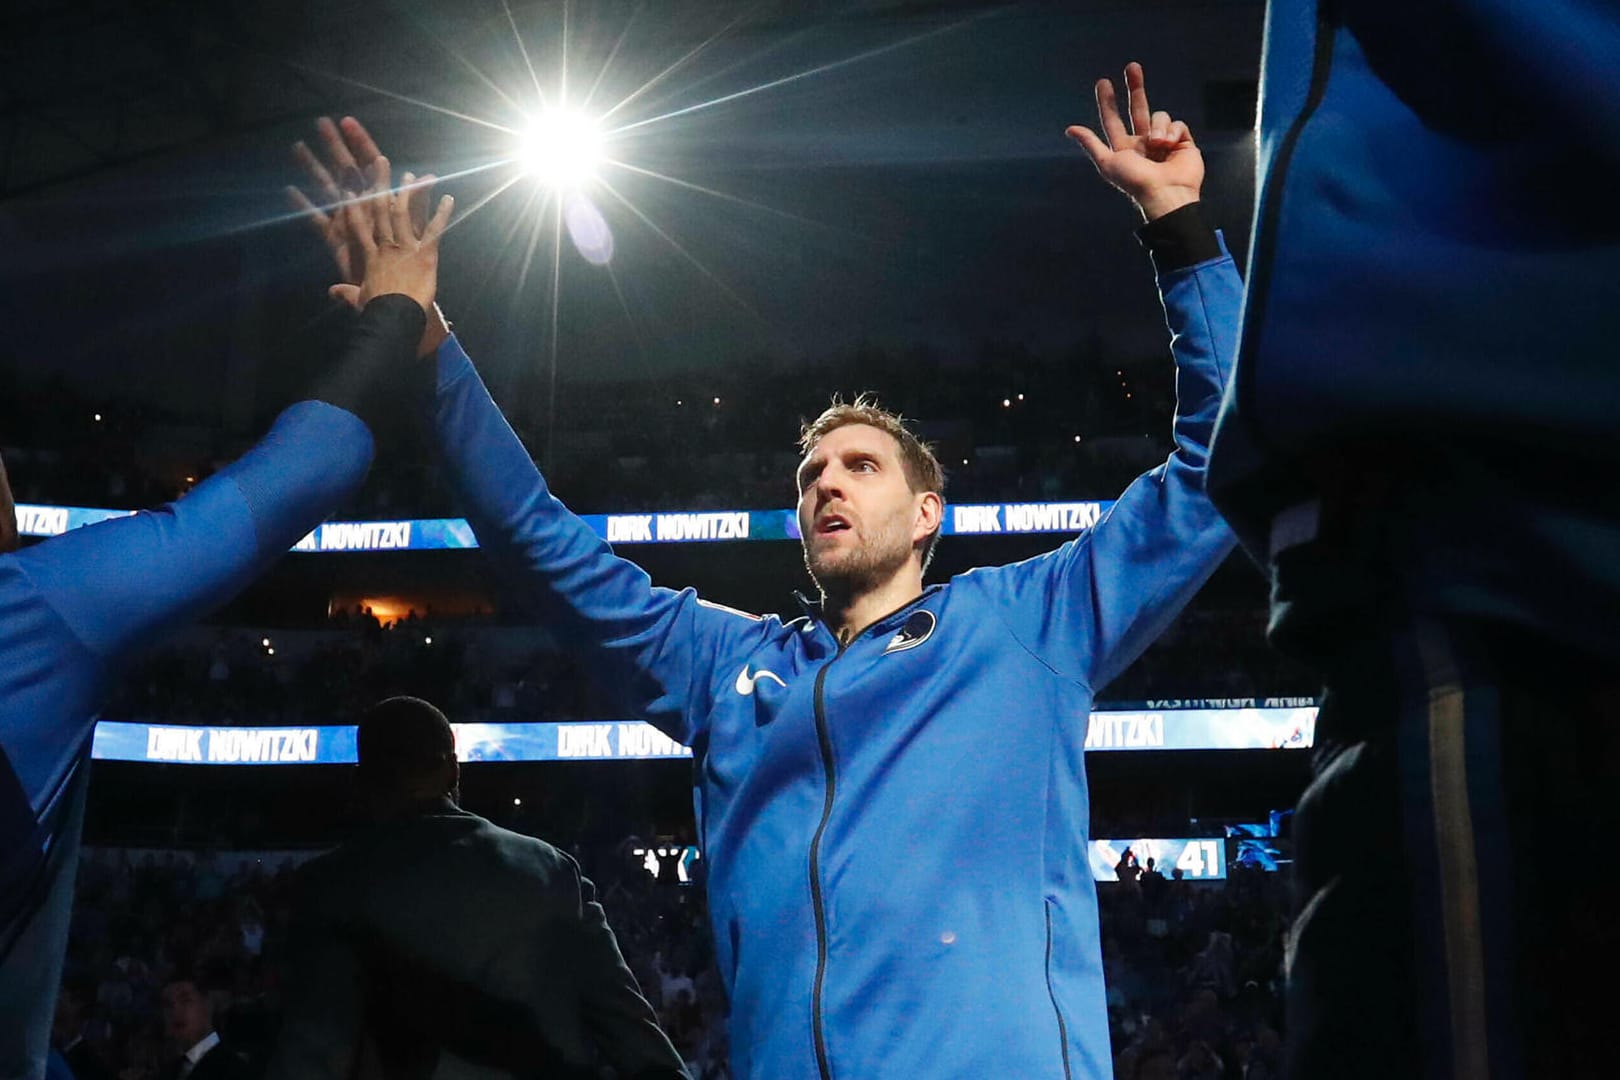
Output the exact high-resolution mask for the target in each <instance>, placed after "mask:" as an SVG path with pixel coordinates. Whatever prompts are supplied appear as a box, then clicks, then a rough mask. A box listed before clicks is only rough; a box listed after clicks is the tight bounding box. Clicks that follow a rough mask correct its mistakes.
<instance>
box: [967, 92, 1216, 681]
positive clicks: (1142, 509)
mask: <svg viewBox="0 0 1620 1080" xmlns="http://www.w3.org/2000/svg"><path fill="white" fill-rule="evenodd" d="M1125 85H1126V90H1127V99H1128V100H1127V117H1128V120H1129V126H1127V122H1126V118H1122V117H1121V116H1120V112H1119V106H1118V102H1117V98H1116V95H1115V91H1114V85H1113V83H1112V82H1111V81H1109V80H1108V79H1100V80H1098V82H1097V84H1096V93H1097V112H1098V118H1099V120H1100V123H1099V128H1100V129H1101V132H1102V134H1101V135H1099V134H1098V133H1097V132H1096V131H1094V130H1092V129H1091V128H1088V127H1083V126H1080V125H1074V126H1072V127H1070V128H1068V130H1067V134H1068V135H1069V137H1070V138H1072V139H1074V140H1075V141H1076V142H1077V143H1079V144H1080V146H1081V147H1082V148H1083V149H1084V150H1085V151H1086V154H1087V155H1088V156H1089V157H1090V158H1091V160H1092V163H1093V164H1094V165H1096V167H1097V172H1098V173H1099V174H1100V175H1101V176H1102V177H1103V179H1105V180H1107V181H1108V182H1109V183H1110V184H1112V185H1113V186H1114V187H1116V188H1118V189H1119V190H1120V191H1121V192H1123V193H1124V194H1125V195H1126V196H1128V197H1129V198H1130V200H1131V202H1132V203H1134V204H1135V206H1136V207H1137V209H1138V210H1140V211H1141V213H1142V217H1143V219H1144V220H1145V222H1146V224H1144V225H1143V226H1142V228H1141V229H1140V230H1139V231H1138V236H1139V237H1140V238H1141V240H1142V242H1143V243H1144V244H1145V245H1146V246H1147V248H1148V250H1149V251H1150V252H1151V253H1152V255H1153V261H1154V264H1155V267H1156V269H1157V272H1158V278H1159V291H1160V294H1161V296H1162V297H1163V300H1164V308H1165V315H1166V319H1167V321H1168V323H1169V327H1170V333H1171V341H1170V348H1171V352H1172V354H1173V355H1174V357H1175V361H1176V416H1175V421H1174V439H1175V450H1174V451H1173V452H1172V453H1171V455H1170V458H1169V460H1168V461H1166V462H1165V463H1164V464H1162V465H1160V466H1158V467H1157V468H1155V469H1152V470H1151V471H1149V472H1148V473H1146V474H1145V475H1143V476H1142V477H1140V478H1139V479H1138V480H1137V481H1136V482H1135V483H1133V484H1132V485H1131V486H1130V487H1129V488H1128V489H1127V490H1126V491H1125V492H1124V494H1122V495H1121V496H1120V498H1119V500H1118V501H1117V502H1116V503H1115V504H1114V506H1113V507H1112V509H1111V510H1110V511H1109V513H1108V514H1107V515H1106V516H1105V517H1103V518H1102V520H1101V521H1099V522H1098V523H1097V525H1096V526H1094V527H1093V528H1092V529H1090V530H1089V531H1087V532H1086V533H1084V534H1083V535H1081V536H1080V537H1079V538H1078V539H1076V540H1073V541H1071V542H1069V543H1067V544H1065V545H1063V546H1062V547H1061V548H1059V549H1058V550H1057V551H1054V552H1052V553H1051V554H1049V555H1046V556H1043V557H1041V558H1038V559H1032V560H1029V561H1028V562H1024V563H1018V564H1016V565H1013V566H1008V567H1000V568H997V569H994V570H991V571H987V572H985V573H984V574H982V575H976V576H977V577H979V578H980V580H982V581H984V582H985V584H986V585H988V586H990V587H992V588H995V589H998V590H1000V591H1002V592H1003V594H1004V597H1005V599H1006V600H1007V601H1008V603H1006V604H1005V605H1004V607H1003V610H1004V611H1005V612H1007V618H1008V620H1009V622H1010V623H1011V624H1012V626H1013V629H1014V631H1015V632H1016V633H1018V634H1019V635H1020V637H1021V638H1022V639H1023V640H1024V642H1025V644H1026V646H1028V647H1029V648H1030V649H1031V650H1032V651H1034V652H1035V653H1036V654H1037V655H1039V656H1040V657H1041V658H1042V659H1043V660H1044V661H1045V662H1046V663H1047V664H1049V665H1050V666H1051V667H1053V669H1054V670H1056V671H1058V672H1059V673H1060V674H1063V675H1065V676H1067V677H1071V678H1077V679H1081V680H1083V681H1085V682H1086V683H1088V684H1089V685H1090V686H1091V687H1092V689H1093V690H1097V689H1100V688H1101V687H1102V686H1104V685H1105V684H1106V683H1107V682H1108V681H1109V680H1110V679H1112V678H1113V677H1114V676H1115V675H1117V674H1118V673H1119V672H1120V671H1121V670H1123V669H1124V668H1125V667H1126V666H1127V665H1128V664H1129V663H1130V662H1131V661H1132V660H1133V659H1135V657H1136V656H1137V655H1138V654H1140V653H1141V651H1142V650H1143V649H1144V648H1146V647H1147V645H1148V644H1149V643H1150V642H1151V641H1152V640H1153V639H1154V638H1155V637H1157V636H1158V635H1159V634H1160V633H1161V632H1162V631H1163V629H1164V627H1165V626H1166V625H1167V624H1168V623H1169V622H1170V620H1171V619H1173V618H1174V617H1175V615H1176V614H1177V613H1178V612H1179V611H1180V610H1181V608H1182V607H1183V606H1185V604H1186V602H1187V601H1188V600H1189V599H1191V597H1192V595H1193V593H1195V592H1196V591H1197V590H1198V588H1199V586H1201V585H1202V584H1203V583H1204V581H1205V580H1206V579H1207V578H1208V577H1209V575H1210V574H1211V573H1213V572H1214V570H1215V568H1216V566H1218V565H1219V564H1220V562H1221V560H1222V559H1224V558H1225V557H1226V555H1227V553H1228V552H1229V551H1230V550H1231V549H1232V545H1233V542H1234V541H1233V538H1232V535H1231V532H1230V530H1229V529H1228V528H1227V526H1226V524H1225V522H1224V521H1223V520H1222V518H1221V517H1220V515H1219V514H1218V513H1216V511H1215V509H1214V507H1213V506H1212V505H1211V504H1210V502H1209V500H1208V499H1207V498H1206V497H1205V495H1204V471H1205V464H1206V459H1207V455H1208V451H1209V442H1210V435H1211V432H1212V431H1213V428H1214V424H1215V416H1216V412H1217V410H1218V409H1219V406H1220V401H1221V394H1222V392H1223V390H1224V388H1225V385H1226V381H1227V378H1228V376H1229V375H1230V373H1231V371H1232V363H1233V358H1234V356H1235V353H1236V348H1237V331H1238V316H1239V310H1240V307H1241V302H1242V293H1243V284H1242V282H1241V280H1239V278H1238V274H1237V268H1236V266H1234V265H1233V262H1232V258H1231V256H1230V255H1229V254H1227V252H1226V250H1225V247H1224V246H1223V245H1222V243H1221V241H1220V239H1219V238H1218V237H1217V235H1216V234H1215V233H1214V231H1213V230H1211V229H1210V228H1209V227H1208V226H1207V225H1206V224H1205V223H1204V221H1203V218H1202V216H1201V214H1200V209H1199V201H1198V200H1199V196H1200V194H1201V192H1202V189H1203V182H1204V159H1203V155H1202V154H1201V153H1200V152H1199V150H1198V146H1197V144H1196V143H1195V142H1194V141H1193V137H1192V132H1191V131H1190V130H1189V129H1188V127H1187V125H1186V123H1184V122H1183V121H1180V120H1177V119H1175V118H1174V117H1172V116H1171V115H1170V114H1169V113H1167V112H1163V111H1157V112H1156V111H1154V110H1153V109H1152V108H1151V107H1150V105H1149V104H1148V96H1147V86H1146V83H1145V80H1144V78H1143V75H1142V68H1141V65H1139V64H1134V63H1133V64H1130V65H1129V66H1127V67H1126V69H1125Z"/></svg>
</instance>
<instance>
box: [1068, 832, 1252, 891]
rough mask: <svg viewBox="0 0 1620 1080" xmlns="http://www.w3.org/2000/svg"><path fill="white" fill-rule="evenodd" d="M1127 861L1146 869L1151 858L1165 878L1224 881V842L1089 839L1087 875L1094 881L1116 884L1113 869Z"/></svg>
mask: <svg viewBox="0 0 1620 1080" xmlns="http://www.w3.org/2000/svg"><path fill="white" fill-rule="evenodd" d="M1127 853H1129V856H1128V857H1129V858H1130V859H1131V860H1133V861H1134V863H1135V865H1136V866H1137V867H1138V868H1139V869H1141V870H1143V871H1146V870H1147V864H1148V860H1149V859H1152V860H1153V863H1154V869H1156V870H1158V871H1159V873H1161V874H1163V875H1164V876H1165V877H1170V876H1172V873H1173V872H1174V871H1176V870H1180V871H1181V876H1182V877H1183V878H1185V879H1187V880H1188V881H1224V880H1226V841H1225V840H1224V839H1214V838H1207V837H1199V838H1197V839H1187V840H1163V839H1144V840H1093V841H1092V842H1091V876H1092V877H1093V878H1094V879H1095V880H1097V881H1118V880H1119V873H1118V872H1117V870H1116V868H1117V867H1118V866H1119V864H1120V862H1121V861H1122V860H1125V859H1126V858H1127Z"/></svg>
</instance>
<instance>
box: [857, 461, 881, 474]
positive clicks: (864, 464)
mask: <svg viewBox="0 0 1620 1080" xmlns="http://www.w3.org/2000/svg"><path fill="white" fill-rule="evenodd" d="M855 469H856V471H857V472H877V466H876V465H874V464H872V463H871V462H870V461H857V462H856V463H855Z"/></svg>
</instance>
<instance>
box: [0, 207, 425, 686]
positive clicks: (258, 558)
mask: <svg viewBox="0 0 1620 1080" xmlns="http://www.w3.org/2000/svg"><path fill="white" fill-rule="evenodd" d="M448 216H449V208H448V205H446V206H445V207H444V208H443V210H442V212H441V214H440V217H439V218H438V219H436V220H435V221H434V222H433V223H430V224H429V226H428V232H427V235H426V237H425V238H424V239H423V240H420V241H419V240H418V239H417V237H416V235H415V234H414V232H410V233H409V237H408V239H406V240H402V241H395V240H394V239H393V236H392V233H391V232H389V233H388V234H387V237H386V239H385V240H384V241H383V242H382V243H381V246H379V242H378V240H377V239H376V238H375V237H367V238H366V243H365V245H364V247H365V248H367V249H369V251H368V254H367V257H366V258H367V261H366V263H365V265H364V266H363V267H362V270H363V277H362V280H361V284H360V285H357V286H354V289H355V294H354V299H355V300H356V302H357V304H356V306H358V307H360V308H361V309H362V313H361V315H360V317H359V319H358V321H357V322H356V324H355V327H354V329H353V331H352V333H351V336H350V340H349V344H348V346H347V348H346V349H345V351H344V354H343V356H342V358H341V359H340V360H339V361H338V363H336V364H334V365H332V366H331V367H330V368H328V369H327V370H326V371H324V372H323V374H322V375H321V377H320V379H319V381H318V383H317V385H316V387H315V388H314V389H313V390H312V392H311V394H310V397H309V399H307V400H305V401H302V402H299V403H298V404H296V405H293V406H291V407H290V408H288V409H287V410H286V411H284V412H283V413H282V414H281V415H280V416H279V417H278V418H277V419H276V422H275V424H274V425H273V426H272V427H271V429H270V431H269V433H268V434H266V435H265V437H264V438H263V439H261V440H260V441H259V443H258V445H256V446H255V447H254V448H253V449H252V450H250V451H248V453H247V454H245V455H243V457H242V458H241V459H240V460H238V461H236V462H235V463H233V464H232V465H230V466H229V467H227V468H225V469H223V470H221V471H220V472H219V473H217V474H215V475H214V476H212V477H210V478H209V479H207V480H205V481H203V482H202V483H201V484H198V485H197V487H196V488H194V489H193V490H192V491H191V492H190V493H188V494H187V495H186V496H185V497H184V498H181V499H178V500H176V501H175V502H173V503H170V504H169V505H168V506H165V507H163V508H162V509H160V510H155V511H143V512H141V513H138V514H135V515H133V516H131V517H127V518H118V519H115V520H112V521H109V522H105V523H103V524H100V525H96V526H92V527H90V528H86V529H78V530H75V531H73V532H70V533H68V534H66V535H65V536H61V537H58V538H56V539H54V540H52V541H50V542H49V543H46V544H41V545H38V546H37V547H33V548H29V549H26V550H25V551H23V552H21V553H20V554H19V555H18V558H19V559H22V560H24V562H25V563H26V565H27V567H28V572H29V574H30V576H31V577H32V579H33V581H34V582H35V584H36V585H38V586H40V587H41V588H42V589H43V590H45V592H46V595H47V596H48V597H49V598H50V601H51V603H52V606H53V607H55V608H56V610H57V612H58V613H59V614H60V615H61V616H62V617H63V618H64V619H65V620H66V621H67V623H68V625H69V627H70V628H71V629H72V630H73V632H74V634H75V635H76V636H77V637H78V639H79V641H80V642H81V643H82V644H83V645H85V646H86V647H88V648H89V649H90V650H91V652H93V653H95V654H97V655H99V656H102V657H108V658H110V657H113V656H116V655H117V654H119V653H120V652H122V651H123V650H124V649H125V648H127V647H128V646H130V645H132V644H134V643H136V642H139V641H141V640H144V639H146V638H148V637H149V636H150V635H151V634H153V633H154V632H157V631H158V630H160V629H161V628H162V627H163V626H166V625H169V624H172V623H175V622H179V621H183V620H185V619H187V618H192V617H195V616H196V615H198V614H201V613H202V612H203V611H206V610H207V609H209V608H211V607H213V606H215V605H217V604H219V603H221V602H223V601H224V600H225V599H226V598H227V597H229V596H230V595H231V594H232V593H234V592H235V591H237V590H238V589H240V588H241V587H242V586H243V585H245V584H246V583H247V581H248V580H249V579H250V578H251V577H252V575H253V574H255V573H257V572H258V571H259V570H261V569H263V568H264V566H266V565H268V563H270V562H271V561H273V560H274V559H276V558H277V557H279V556H280V555H282V554H284V553H285V552H286V551H287V550H288V549H289V548H290V547H291V546H292V545H293V544H294V543H296V542H297V541H298V540H299V538H300V537H302V536H303V535H304V534H305V533H307V532H308V531H309V530H310V529H312V528H314V527H315V526H316V525H318V524H319V523H320V522H321V520H322V519H323V518H324V517H325V515H326V514H327V513H329V512H330V511H331V510H332V509H333V507H335V506H336V505H337V504H338V503H339V502H341V501H342V499H344V498H345V497H346V496H347V495H349V494H350V493H352V492H353V491H354V489H355V488H357V487H358V486H359V484H360V482H361V481H362V480H363V479H364V478H365V473H366V470H367V468H368V467H369V466H370V463H371V453H372V439H371V434H370V430H369V423H368V421H370V420H373V419H375V417H376V414H377V413H378V412H379V410H381V409H383V408H385V407H387V398H388V396H389V386H390V384H391V383H392V384H397V382H398V381H399V380H401V379H403V378H404V377H406V374H407V372H406V370H405V369H406V368H407V367H408V366H409V365H410V364H411V362H412V356H411V350H412V347H413V345H414V343H415V342H416V341H417V340H418V339H419V338H420V337H421V334H422V327H423V325H424V323H425V321H426V319H425V310H426V309H427V308H430V307H431V306H432V304H433V297H434V293H435V289H436V286H437V275H438V270H437V258H438V232H442V230H443V221H444V220H445V219H448ZM435 230H437V231H435ZM407 232H409V230H407ZM377 235H378V236H382V235H383V234H382V233H381V232H379V233H378V234H377Z"/></svg>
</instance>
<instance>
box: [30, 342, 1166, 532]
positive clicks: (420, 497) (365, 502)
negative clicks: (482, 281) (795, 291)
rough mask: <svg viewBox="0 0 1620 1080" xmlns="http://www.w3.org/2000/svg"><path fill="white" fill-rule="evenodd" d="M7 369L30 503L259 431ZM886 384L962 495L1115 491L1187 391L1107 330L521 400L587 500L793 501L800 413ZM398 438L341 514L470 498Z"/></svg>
mask: <svg viewBox="0 0 1620 1080" xmlns="http://www.w3.org/2000/svg"><path fill="white" fill-rule="evenodd" d="M6 378H7V379H8V383H5V384H0V432H4V440H5V442H4V446H3V447H0V450H3V453H4V456H5V460H6V461H7V463H8V467H9V468H10V470H11V473H12V483H13V485H14V487H15V490H16V494H17V499H18V501H19V502H23V503H43V504H52V505H74V506H99V507H109V508H113V509H139V508H143V507H150V506H156V505H158V504H160V503H162V502H164V501H167V500H168V499H171V498H173V497H175V496H177V495H180V494H182V493H183V492H184V491H186V490H188V489H189V488H190V487H191V486H192V485H194V484H195V483H197V482H199V481H200V480H202V479H204V478H206V477H207V476H208V475H210V474H211V473H213V472H214V471H215V470H216V469H217V468H219V467H221V466H223V465H224V464H225V463H226V462H228V461H230V460H232V459H234V458H235V457H236V456H238V455H239V454H240V453H241V452H242V451H243V450H244V449H246V447H247V446H248V445H249V440H248V439H247V438H245V436H242V435H238V436H235V437H233V436H231V435H230V434H228V433H225V432H222V431H221V430H220V427H219V425H218V424H217V422H213V421H212V420H211V419H210V420H209V421H208V422H200V421H197V420H196V419H195V418H188V417H185V416H182V415H176V414H171V413H168V412H165V411H163V410H160V409H157V408H156V407H154V406H152V405H149V404H147V403H144V402H141V401H138V400H132V399H127V398H119V399H107V398H101V397H94V396H91V395H88V394H86V393H84V392H82V391H79V390H76V389H75V388H73V387H72V386H70V385H69V384H67V383H65V382H61V381H56V382H52V383H50V384H47V385H44V386H38V387H36V386H33V385H29V386H28V387H27V390H26V392H22V390H21V389H20V388H16V389H17V392H7V391H8V390H10V389H13V388H12V387H10V386H9V382H10V381H14V380H12V379H11V377H9V376H7V377H6ZM889 387H892V388H894V390H893V393H892V394H888V395H885V400H886V402H887V403H888V404H890V405H891V406H892V407H894V408H897V409H899V410H901V411H902V412H903V413H905V414H906V415H908V416H913V417H917V418H918V419H919V429H920V431H921V432H922V434H923V436H924V437H925V438H927V439H929V440H930V441H932V442H934V443H935V444H936V445H937V446H938V448H939V454H940V459H941V461H942V462H943V464H944V465H945V467H946V472H947V477H948V488H947V495H948V497H949V498H951V499H952V500H954V501H957V502H994V501H998V500H1001V501H1038V500H1056V499H1092V498H1099V499H1101V498H1112V497H1114V496H1115V495H1117V494H1118V493H1119V491H1120V490H1121V489H1123V488H1124V487H1125V486H1126V485H1127V484H1128V483H1130V481H1131V480H1132V479H1134V478H1135V477H1136V476H1137V474H1139V473H1140V472H1141V471H1142V470H1143V469H1145V468H1149V467H1151V466H1152V465H1153V464H1154V463H1155V462H1156V461H1159V460H1162V459H1163V457H1164V455H1165V454H1166V453H1167V452H1168V449H1169V446H1168V443H1167V442H1166V441H1165V439H1164V433H1165V432H1167V431H1168V430H1169V422H1168V421H1169V418H1170V414H1171V411H1172V409H1173V405H1174V398H1173V396H1172V393H1171V390H1172V387H1171V381H1170V372H1169V370H1168V365H1166V364H1165V363H1164V361H1163V357H1162V356H1160V355H1153V356H1152V357H1142V358H1137V357H1132V358H1129V359H1125V358H1120V357H1108V356H1104V354H1103V350H1102V348H1101V347H1100V346H1099V345H1097V344H1095V343H1093V344H1091V345H1088V346H1085V347H1080V348H1076V349H1074V350H1072V351H1071V354H1070V355H1066V356H1062V357H1052V358H1045V357H1036V356H1031V355H1029V354H1027V353H1026V352H1024V351H1022V350H1021V349H1014V348H1011V347H1002V348H996V347H989V346H986V347H984V348H983V349H981V350H980V355H977V356H973V357H958V358H946V357H942V356H940V355H938V354H937V353H934V352H931V351H928V350H924V349H912V350H881V349H868V350H862V351H859V352H856V353H853V354H850V355H848V356H842V357H835V358H831V359H824V360H820V361H818V362H817V363H815V364H813V365H812V364H809V363H805V364H803V365H784V364H782V363H778V362H773V361H768V360H763V359H762V360H759V361H756V362H755V363H754V364H751V365H743V366H740V367H738V368H735V369H729V370H726V371H721V372H715V373H712V374H705V375H704V376H703V380H702V382H701V384H700V383H698V382H696V381H694V382H692V383H691V385H684V384H682V383H681V382H679V381H676V382H651V381H642V382H634V383H610V384H609V383H604V384H596V383H588V382H565V383H563V384H562V386H561V387H560V388H559V390H558V395H559V400H558V403H557V404H558V407H557V409H556V430H555V431H554V432H553V433H552V435H551V438H549V439H546V438H545V437H544V433H545V431H546V428H547V427H548V425H547V424H545V423H542V422H538V421H536V420H535V419H534V418H533V417H529V416H526V414H524V413H523V412H521V411H514V414H513V417H512V418H513V420H514V423H515V425H516V427H517V429H518V431H519V433H520V434H521V435H522V436H523V437H524V439H525V442H526V444H527V445H528V446H529V447H530V449H531V451H536V452H538V451H540V450H541V449H542V448H545V447H548V446H549V453H551V454H552V455H553V456H554V458H555V460H553V461H551V462H548V463H547V464H548V470H547V472H548V476H549V477H550V478H551V480H552V482H553V486H554V488H555V490H556V491H558V492H559V493H560V494H561V495H562V497H563V498H564V499H565V500H566V501H567V502H568V503H569V505H570V506H571V507H573V508H574V509H576V510H579V511H581V512H593V513H603V512H608V513H611V512H615V511H627V510H675V509H687V510H712V509H724V508H730V509H741V508H746V509H775V508H781V507H785V506H788V505H791V503H792V501H793V492H792V484H791V477H792V475H793V469H794V466H795V465H796V464H797V461H798V453H797V451H796V449H795V447H794V442H793V440H794V439H795V437H796V436H797V424H798V422H799V420H800V419H801V418H802V416H803V415H804V414H805V412H806V411H807V410H808V411H809V412H815V411H817V410H818V409H819V407H820V406H821V405H822V404H824V403H825V402H827V401H828V400H829V399H830V398H831V397H832V396H833V395H834V394H835V393H840V392H841V393H843V394H844V395H845V396H846V397H848V396H850V394H851V392H852V391H854V390H860V389H865V388H876V389H877V390H878V391H879V392H880V394H881V393H883V392H884V389H885V388H889ZM1149 432H1151V433H1153V434H1151V435H1149V434H1145V433H1149ZM391 449H393V450H394V452H391V453H389V454H385V455H379V456H378V458H377V460H376V462H375V463H374V465H373V468H372V472H371V475H370V478H369V479H368V480H367V483H366V484H365V486H364V488H363V489H362V490H361V491H360V492H359V493H358V494H357V495H356V496H355V498H354V499H352V500H351V501H350V503H349V504H348V505H346V506H344V507H343V508H341V510H340V511H339V512H338V513H337V514H336V515H335V516H336V517H338V518H349V519H366V518H385V519H386V518H391V517H392V518H400V517H440V516H453V515H455V514H456V513H457V512H458V511H457V508H456V506H455V502H454V500H453V499H452V498H451V497H450V495H449V493H448V489H447V488H446V486H445V485H444V483H443V482H442V478H441V477H440V475H439V470H438V469H437V468H436V467H435V466H434V465H433V464H432V463H431V461H430V460H429V459H428V457H427V456H426V455H425V453H424V452H423V451H422V449H421V448H420V446H415V445H413V444H411V443H409V441H408V440H402V445H401V446H400V447H398V448H391ZM109 463H110V465H109Z"/></svg>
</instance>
